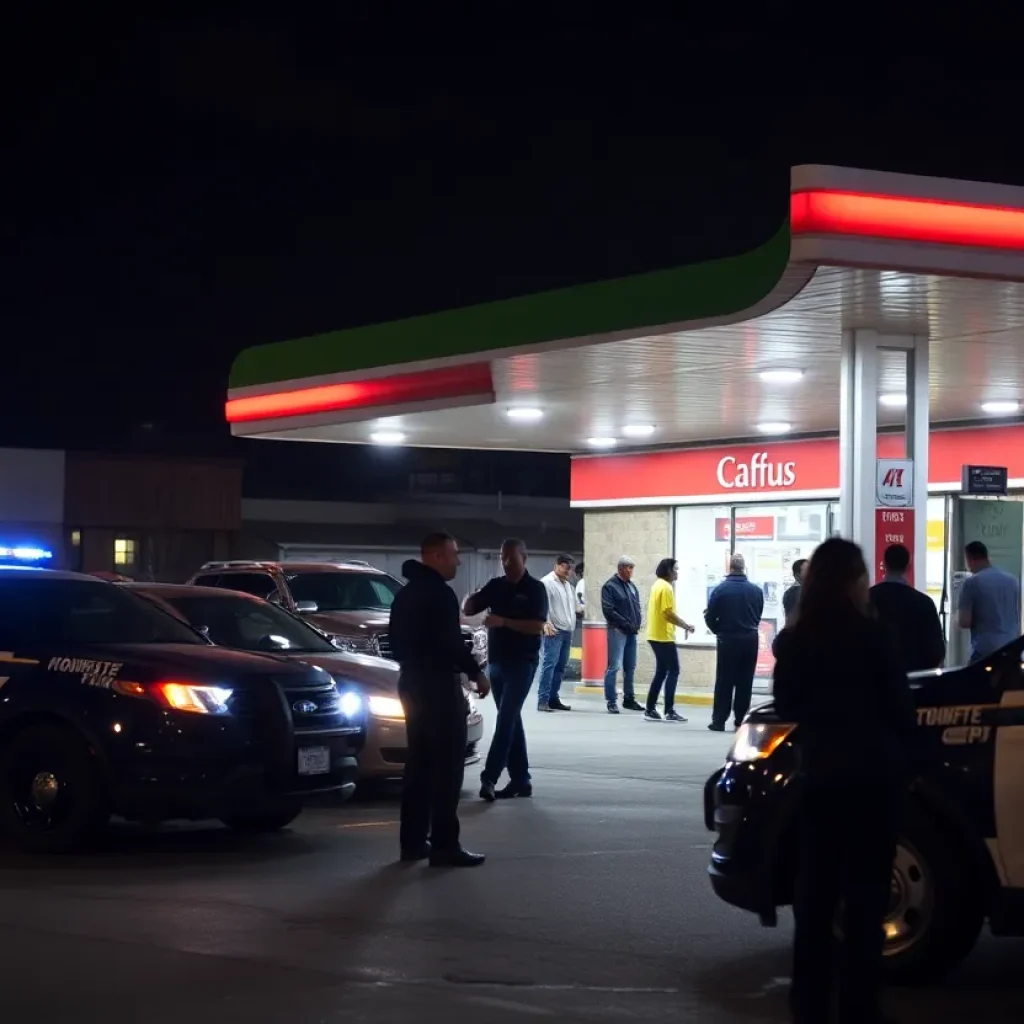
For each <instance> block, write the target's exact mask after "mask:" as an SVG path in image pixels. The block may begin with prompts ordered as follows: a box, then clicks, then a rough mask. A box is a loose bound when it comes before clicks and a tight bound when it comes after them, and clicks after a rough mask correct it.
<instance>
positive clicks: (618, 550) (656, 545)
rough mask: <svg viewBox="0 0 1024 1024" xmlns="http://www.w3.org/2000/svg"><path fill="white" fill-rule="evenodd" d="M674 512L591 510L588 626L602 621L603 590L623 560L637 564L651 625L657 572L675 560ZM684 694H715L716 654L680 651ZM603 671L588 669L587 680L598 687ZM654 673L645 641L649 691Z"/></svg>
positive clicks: (639, 679)
mask: <svg viewBox="0 0 1024 1024" xmlns="http://www.w3.org/2000/svg"><path fill="white" fill-rule="evenodd" d="M672 521H673V516H672V509H671V508H643V509H624V510H623V509H616V510H609V511H605V510H603V509H597V510H594V511H589V510H588V511H587V512H586V514H585V516H584V520H583V559H584V562H585V563H586V570H587V575H586V582H587V588H586V589H587V615H586V620H587V621H588V622H603V621H604V617H603V616H602V614H601V587H602V585H603V584H604V582H605V580H607V579H608V577H609V576H612V575H613V574H614V573H615V570H616V567H617V565H618V561H619V557H620V556H621V555H628V556H629V557H630V558H632V559H633V561H634V562H636V571H635V572H634V574H633V581H634V582H635V583H636V585H637V588H638V589H639V590H640V603H641V608H642V609H643V613H644V621H645V624H646V616H647V598H648V596H649V594H650V592H651V586H652V584H653V583H654V580H655V575H654V569H655V567H656V566H657V564H658V562H660V561H661V560H662V559H663V558H670V557H672V556H673V538H672ZM679 663H680V675H679V690H680V692H686V691H702V690H706V691H710V690H711V689H712V687H713V686H714V682H715V649H714V647H713V646H707V645H700V646H697V645H689V644H687V645H686V646H680V648H679ZM603 673H604V666H603V665H599V666H597V667H595V666H593V665H589V664H588V665H584V680H585V681H586V682H591V683H592V682H595V681H596V680H598V679H600V677H601V676H602V675H603ZM653 674H654V656H653V655H652V654H651V649H650V647H649V646H648V645H647V643H646V642H645V641H644V639H643V634H641V636H640V643H639V644H638V645H637V671H636V685H637V689H638V690H640V691H643V690H646V689H647V684H648V683H649V682H650V679H651V677H652V675H653Z"/></svg>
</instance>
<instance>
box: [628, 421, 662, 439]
mask: <svg viewBox="0 0 1024 1024" xmlns="http://www.w3.org/2000/svg"><path fill="white" fill-rule="evenodd" d="M622 432H623V433H624V434H625V435H626V437H650V436H651V434H653V433H654V424H653V423H630V424H629V425H628V426H625V427H623V428H622Z"/></svg>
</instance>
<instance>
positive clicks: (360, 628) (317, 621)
mask: <svg viewBox="0 0 1024 1024" xmlns="http://www.w3.org/2000/svg"><path fill="white" fill-rule="evenodd" d="M302 617H303V618H304V619H306V621H307V622H311V623H312V624H313V625H314V626H316V628H317V629H320V630H323V632H325V633H331V634H335V635H337V636H349V637H353V636H365V637H372V636H376V635H377V634H378V633H386V632H387V631H388V624H389V621H390V615H389V613H388V612H385V611H366V612H313V613H312V614H304V615H303V616H302ZM460 619H461V621H462V627H463V629H479V628H480V627H481V626H482V625H483V619H484V617H483V615H474V616H469V615H461V616H460Z"/></svg>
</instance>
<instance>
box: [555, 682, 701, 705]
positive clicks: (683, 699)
mask: <svg viewBox="0 0 1024 1024" xmlns="http://www.w3.org/2000/svg"><path fill="white" fill-rule="evenodd" d="M575 692H576V693H577V694H579V695H580V696H590V697H600V698H601V699H602V700H604V691H603V690H602V689H601V687H600V686H588V685H587V684H586V683H577V684H576V687H575ZM635 693H636V699H637V700H638V701H639V702H640V703H641V704H642V703H643V702H644V700H646V698H647V690H646V689H645V688H644V687H641V686H638V687H636V689H635ZM714 701H715V698H714V695H713V694H711V693H680V692H679V691H678V690H677V691H676V703H677V704H689V705H691V706H695V707H705V708H709V707H711V705H712V704H713V703H714Z"/></svg>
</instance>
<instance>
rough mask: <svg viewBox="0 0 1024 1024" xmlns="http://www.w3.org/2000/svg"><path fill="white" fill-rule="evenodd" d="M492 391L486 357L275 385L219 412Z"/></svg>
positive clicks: (257, 416) (273, 414)
mask: <svg viewBox="0 0 1024 1024" xmlns="http://www.w3.org/2000/svg"><path fill="white" fill-rule="evenodd" d="M487 394H489V395H491V396H492V398H493V395H494V380H493V378H492V376H491V364H490V363H470V364H468V365H465V366H450V367H443V368H441V369H437V370H423V371H421V372H420V373H402V374H395V375H394V376H392V377H378V378H376V379H373V380H355V381H345V382H344V383H341V384H324V385H321V386H318V387H311V388H298V389H296V390H293V391H277V392H274V393H273V394H268V395H250V396H247V397H245V398H231V399H228V402H227V405H226V406H225V409H224V412H225V416H226V417H227V421H228V423H251V422H253V421H254V420H277V419H286V418H288V417H289V416H310V415H314V414H316V413H324V412H347V411H357V410H363V409H374V408H386V407H390V406H395V405H407V404H415V403H420V402H436V401H439V400H442V399H453V398H468V397H470V396H473V395H487Z"/></svg>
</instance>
